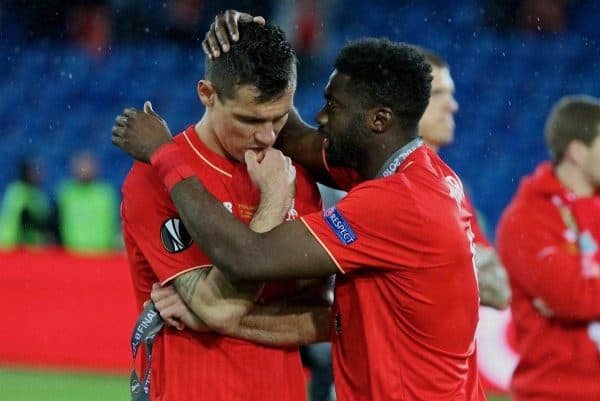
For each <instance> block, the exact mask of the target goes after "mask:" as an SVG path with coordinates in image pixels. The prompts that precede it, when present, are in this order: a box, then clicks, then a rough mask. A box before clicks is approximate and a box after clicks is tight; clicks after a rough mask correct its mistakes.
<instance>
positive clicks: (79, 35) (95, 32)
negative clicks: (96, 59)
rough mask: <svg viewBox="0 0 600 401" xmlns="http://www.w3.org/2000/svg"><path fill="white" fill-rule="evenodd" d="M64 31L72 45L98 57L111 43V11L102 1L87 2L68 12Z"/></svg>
mask: <svg viewBox="0 0 600 401" xmlns="http://www.w3.org/2000/svg"><path fill="white" fill-rule="evenodd" d="M66 29H67V32H68V34H69V39H70V40H71V42H72V43H74V44H77V45H78V46H80V47H82V48H84V49H85V50H86V51H87V52H88V53H89V54H90V55H92V56H100V55H102V54H104V52H106V51H107V50H108V47H109V45H110V41H111V31H112V22H111V11H110V9H109V7H108V5H106V4H104V1H93V2H89V1H87V2H85V3H84V4H81V5H79V6H75V7H73V8H71V9H70V10H69V12H68V15H67V23H66Z"/></svg>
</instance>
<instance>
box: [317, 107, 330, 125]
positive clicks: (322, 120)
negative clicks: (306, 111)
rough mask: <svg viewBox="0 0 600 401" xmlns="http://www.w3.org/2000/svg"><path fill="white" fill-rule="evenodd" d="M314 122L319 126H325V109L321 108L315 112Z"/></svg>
mask: <svg viewBox="0 0 600 401" xmlns="http://www.w3.org/2000/svg"><path fill="white" fill-rule="evenodd" d="M315 121H316V122H317V124H319V125H327V113H325V107H323V108H321V110H319V111H318V112H317V115H316V116H315Z"/></svg>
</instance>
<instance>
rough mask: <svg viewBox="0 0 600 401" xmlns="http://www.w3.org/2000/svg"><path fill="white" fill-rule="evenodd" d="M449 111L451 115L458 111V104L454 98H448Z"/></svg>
mask: <svg viewBox="0 0 600 401" xmlns="http://www.w3.org/2000/svg"><path fill="white" fill-rule="evenodd" d="M450 110H452V112H453V113H456V112H457V111H458V102H457V101H456V99H455V98H454V96H450Z"/></svg>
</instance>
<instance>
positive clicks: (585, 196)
mask: <svg viewBox="0 0 600 401" xmlns="http://www.w3.org/2000/svg"><path fill="white" fill-rule="evenodd" d="M546 142H547V144H548V148H549V150H550V153H551V155H552V159H553V160H552V163H550V162H542V163H540V164H539V165H538V167H537V168H536V170H535V171H534V172H533V174H531V175H529V176H527V177H525V178H524V179H523V180H522V181H521V184H520V186H519V189H518V191H517V194H516V195H515V197H514V198H513V200H512V201H511V203H510V205H509V206H508V208H507V209H506V211H505V212H504V214H503V216H502V218H501V220H500V224H499V226H498V235H497V241H498V251H499V254H500V256H501V258H502V261H503V262H504V265H505V266H506V269H507V271H508V275H509V278H510V284H511V287H512V291H513V300H512V303H511V310H512V313H513V318H514V322H515V329H516V345H517V351H518V352H519V354H520V355H521V358H520V360H519V363H518V365H517V368H516V370H515V371H514V374H513V377H512V383H511V387H512V390H513V392H514V396H515V397H514V400H515V401H534V400H536V401H537V400H544V401H559V400H578V401H597V400H600V381H599V380H598V378H600V323H598V322H597V321H598V320H600V247H599V246H598V244H600V99H597V98H591V97H584V96H577V97H566V98H563V99H562V100H561V101H560V102H558V103H557V104H556V105H555V107H554V108H553V110H552V112H551V113H550V116H549V117H548V120H547V123H546Z"/></svg>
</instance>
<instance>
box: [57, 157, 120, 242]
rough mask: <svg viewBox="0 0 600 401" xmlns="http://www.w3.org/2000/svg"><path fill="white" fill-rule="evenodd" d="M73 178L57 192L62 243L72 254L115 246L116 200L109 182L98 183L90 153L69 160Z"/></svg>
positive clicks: (94, 164)
mask: <svg viewBox="0 0 600 401" xmlns="http://www.w3.org/2000/svg"><path fill="white" fill-rule="evenodd" d="M71 173H72V176H73V178H72V179H70V180H68V181H67V182H65V183H63V184H62V185H61V186H60V187H59V189H58V191H57V194H58V196H57V200H58V221H59V231H60V235H61V242H62V244H63V246H64V247H65V248H66V249H69V250H72V251H83V252H86V251H89V252H95V251H106V250H110V249H113V248H116V247H117V245H118V238H119V230H118V228H117V227H118V225H117V222H118V213H117V212H118V199H117V195H116V191H115V190H114V188H113V187H112V186H110V185H109V184H108V183H104V182H101V181H98V180H97V174H98V164H97V161H96V159H95V158H94V157H93V156H92V154H91V153H89V152H81V153H77V154H75V155H74V156H73V158H72V160H71Z"/></svg>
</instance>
